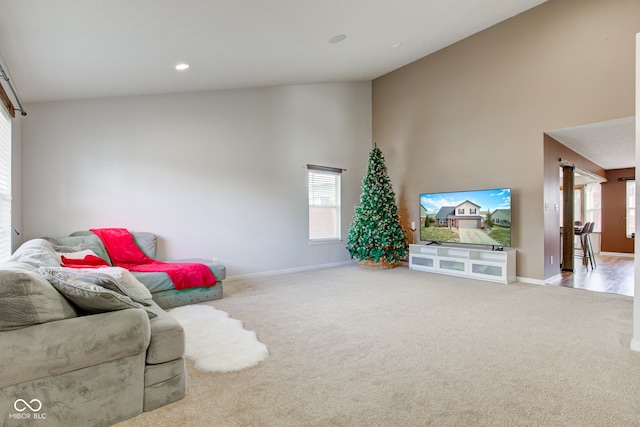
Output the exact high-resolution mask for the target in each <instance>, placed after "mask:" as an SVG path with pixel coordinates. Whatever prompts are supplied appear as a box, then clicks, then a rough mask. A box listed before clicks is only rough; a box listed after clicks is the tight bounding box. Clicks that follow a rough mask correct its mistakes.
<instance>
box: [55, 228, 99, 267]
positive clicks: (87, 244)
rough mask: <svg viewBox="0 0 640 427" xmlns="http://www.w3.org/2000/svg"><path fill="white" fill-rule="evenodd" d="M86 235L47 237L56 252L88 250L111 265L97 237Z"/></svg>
mask: <svg viewBox="0 0 640 427" xmlns="http://www.w3.org/2000/svg"><path fill="white" fill-rule="evenodd" d="M87 233H89V234H88V235H78V236H76V235H72V236H68V237H47V240H48V241H49V242H51V243H52V244H53V248H54V249H55V250H56V251H57V252H77V251H81V250H85V249H90V250H92V251H93V252H95V254H96V255H97V256H99V257H100V258H102V259H104V260H106V261H107V262H108V263H109V264H111V259H110V258H109V254H108V253H107V250H106V249H105V248H104V245H103V244H102V241H101V240H100V238H99V237H98V236H96V235H95V234H93V233H91V232H90V231H87Z"/></svg>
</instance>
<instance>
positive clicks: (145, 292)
mask: <svg viewBox="0 0 640 427" xmlns="http://www.w3.org/2000/svg"><path fill="white" fill-rule="evenodd" d="M65 256H66V255H65ZM74 270H80V271H82V272H84V273H91V272H95V273H103V274H107V275H109V276H111V277H113V278H114V280H115V281H116V282H118V284H119V285H121V286H122V287H124V288H125V289H126V290H127V291H128V292H129V293H130V294H131V295H133V296H135V297H136V298H138V299H141V300H145V299H151V292H149V289H147V287H146V286H145V285H143V284H142V283H140V281H139V280H138V279H136V277H135V276H134V275H133V274H131V272H130V271H129V270H127V269H126V268H122V267H100V268H77V269H74Z"/></svg>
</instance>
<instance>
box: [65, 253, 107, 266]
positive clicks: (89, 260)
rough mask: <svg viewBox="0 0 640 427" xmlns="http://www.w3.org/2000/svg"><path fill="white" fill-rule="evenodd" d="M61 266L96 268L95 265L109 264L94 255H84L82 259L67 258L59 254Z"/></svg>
mask: <svg viewBox="0 0 640 427" xmlns="http://www.w3.org/2000/svg"><path fill="white" fill-rule="evenodd" d="M60 259H61V260H62V266H63V267H71V268H97V267H111V265H110V264H109V263H108V262H107V261H106V260H105V259H102V258H100V257H99V256H95V255H86V256H85V257H84V258H82V259H77V258H67V257H66V256H64V255H62V256H60Z"/></svg>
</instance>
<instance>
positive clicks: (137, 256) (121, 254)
mask: <svg viewBox="0 0 640 427" xmlns="http://www.w3.org/2000/svg"><path fill="white" fill-rule="evenodd" d="M91 231H92V232H93V233H95V234H96V235H97V236H98V237H100V240H102V243H103V244H104V247H105V248H106V250H107V253H108V254H109V257H110V258H111V262H112V263H113V265H115V266H117V267H122V268H126V269H127V270H129V271H136V272H164V273H167V274H168V275H169V278H170V279H171V281H172V282H173V286H174V287H175V288H176V289H186V288H196V287H200V286H214V285H215V284H216V277H215V276H214V275H213V273H212V272H211V270H209V267H207V266H206V265H204V264H197V263H169V262H161V261H156V260H155V259H152V258H149V257H148V256H147V255H145V254H144V252H142V250H141V249H140V248H139V247H138V245H136V243H135V242H134V241H133V236H131V233H129V231H128V230H127V229H126V228H97V229H91Z"/></svg>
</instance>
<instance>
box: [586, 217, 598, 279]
mask: <svg viewBox="0 0 640 427" xmlns="http://www.w3.org/2000/svg"><path fill="white" fill-rule="evenodd" d="M595 225H596V224H595V222H590V223H589V229H588V230H587V232H586V233H585V234H584V243H585V246H586V248H587V253H588V255H589V263H590V264H591V269H592V270H593V269H594V268H596V257H595V255H594V253H593V246H592V245H591V233H592V232H593V227H594V226H595Z"/></svg>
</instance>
